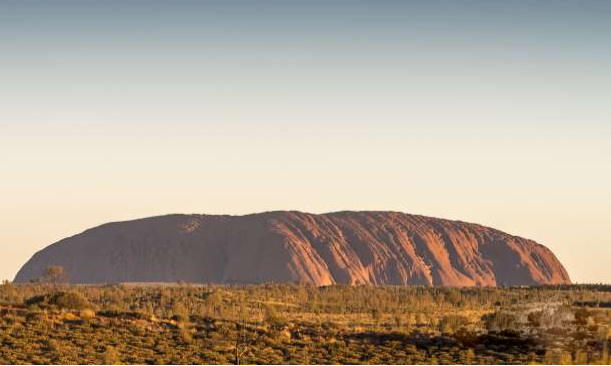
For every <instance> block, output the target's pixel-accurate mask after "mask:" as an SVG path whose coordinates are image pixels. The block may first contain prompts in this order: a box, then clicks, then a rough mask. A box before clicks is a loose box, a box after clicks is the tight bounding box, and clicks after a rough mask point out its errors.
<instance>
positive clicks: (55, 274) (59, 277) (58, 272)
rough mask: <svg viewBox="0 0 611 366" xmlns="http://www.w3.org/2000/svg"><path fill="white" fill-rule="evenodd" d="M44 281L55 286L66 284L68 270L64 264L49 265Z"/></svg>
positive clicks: (44, 274) (43, 277)
mask: <svg viewBox="0 0 611 366" xmlns="http://www.w3.org/2000/svg"><path fill="white" fill-rule="evenodd" d="M42 282H43V283H46V284H49V285H53V286H58V285H63V284H66V283H68V272H67V271H66V269H65V268H64V267H62V266H49V267H47V268H45V271H44V273H43V276H42Z"/></svg>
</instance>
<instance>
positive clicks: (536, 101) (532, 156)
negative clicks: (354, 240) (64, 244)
mask: <svg viewBox="0 0 611 366" xmlns="http://www.w3.org/2000/svg"><path fill="white" fill-rule="evenodd" d="M610 18H611V3H610V2H607V1H554V2H552V1H549V2H545V1H540V2H489V1H484V0H482V1H466V0H464V1H438V0H433V1H426V2H415V1H414V2H411V1H308V2H303V3H297V2H284V1H261V2H251V1H231V0H229V1H204V2H201V1H184V0H179V1H172V2H165V1H130V2H123V1H101V0H100V1H54V2H46V1H42V0H39V1H34V0H32V1H30V0H27V1H3V2H0V171H1V172H2V175H1V179H0V202H1V204H0V222H1V223H2V225H1V226H0V249H2V252H3V254H2V256H0V279H4V278H6V279H12V278H13V277H14V275H15V273H16V272H17V270H18V269H19V268H20V266H21V265H22V264H23V263H25V261H26V260H27V259H29V258H30V257H31V256H32V255H33V254H34V253H35V252H36V251H38V250H40V249H42V248H44V247H45V246H47V245H49V244H51V243H53V242H55V241H58V240H60V239H62V238H64V237H67V236H71V235H75V234H77V233H79V232H82V231H84V230H86V229H88V228H90V227H93V226H97V225H100V224H103V223H105V222H109V221H122V220H129V219H136V218H142V217H147V216H154V215H164V214H170V213H202V214H248V213H255V212H261V211H272V210H299V211H306V212H312V213H324V212H331V211H343V210H393V211H401V212H406V213H411V214H421V215H428V216H435V217H442V218H448V219H455V220H461V221H467V222H476V223H479V224H482V225H486V226H490V227H494V228H497V229H500V230H503V231H506V232H508V233H510V234H513V235H518V236H522V237H526V238H529V239H533V240H535V241H537V242H540V243H542V244H544V245H546V246H547V247H549V248H550V249H551V250H552V251H553V252H554V253H555V254H556V255H557V256H558V258H559V259H560V261H561V262H562V263H563V264H564V265H565V267H566V268H567V270H568V272H569V275H570V276H571V279H572V280H573V281H575V282H581V283H583V282H589V283H592V282H605V283H611V270H610V269H609V265H608V258H610V257H611V235H610V234H609V228H611V168H610V167H609V162H610V161H611V103H610V101H611V37H609V35H610V34H611V21H610V20H611V19H610Z"/></svg>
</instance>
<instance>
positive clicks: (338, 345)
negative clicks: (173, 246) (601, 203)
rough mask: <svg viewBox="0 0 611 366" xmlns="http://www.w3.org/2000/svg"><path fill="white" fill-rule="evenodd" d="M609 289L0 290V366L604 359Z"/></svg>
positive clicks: (51, 284)
mask: <svg viewBox="0 0 611 366" xmlns="http://www.w3.org/2000/svg"><path fill="white" fill-rule="evenodd" d="M610 305H611V287H608V286H561V287H532V288H496V289H495V288H462V289H458V288H436V287H372V286H330V287H313V286H305V285H274V284H269V285H258V286H211V285H205V286H200V285H197V286H196V285H189V284H175V285H146V286H143V285H126V284H123V285H105V286H69V285H65V284H62V281H60V280H58V279H57V278H55V280H53V279H51V280H49V281H46V282H45V283H38V284H28V285H13V284H11V283H8V282H5V283H4V284H2V285H0V363H20V364H21V363H34V364H40V363H52V364H72V363H85V364H88V363H94V364H95V363H97V364H100V363H106V364H116V363H138V364H148V363H150V364H154V363H170V364H180V363H187V364H192V363H204V364H206V363H241V364H252V363H283V364H286V363H288V364H302V363H305V364H337V363H349V364H386V363H388V364H430V363H440V364H451V363H464V364H479V363H501V364H549V363H552V364H571V363H577V364H608V363H609V361H610V359H609V338H610V335H611V334H610V331H609V329H610V322H611V308H609V306H610Z"/></svg>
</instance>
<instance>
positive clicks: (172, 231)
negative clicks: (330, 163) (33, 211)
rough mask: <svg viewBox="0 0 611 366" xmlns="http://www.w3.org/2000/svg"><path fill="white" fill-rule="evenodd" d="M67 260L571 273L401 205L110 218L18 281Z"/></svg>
mask: <svg viewBox="0 0 611 366" xmlns="http://www.w3.org/2000/svg"><path fill="white" fill-rule="evenodd" d="M51 265H59V266H64V267H65V268H66V270H67V271H68V273H69V276H70V280H71V282H72V283H109V282H175V281H186V282H193V283H238V284H252V283H261V282H269V281H274V282H301V283H310V284H315V285H329V284H334V283H347V284H373V285H444V286H495V285H536V284H561V283H570V279H569V276H568V274H567V272H566V270H565V269H564V267H563V266H562V264H561V263H560V262H559V261H558V259H557V258H556V257H555V256H554V254H553V253H552V252H551V251H550V250H549V249H547V248H546V247H544V246H543V245H540V244H537V243H535V242H534V241H531V240H527V239H523V238H519V237H516V236H512V235H509V234H506V233H503V232H501V231H498V230H494V229H490V228H487V227H483V226H480V225H476V224H469V223H464V222H460V221H449V220H442V219H437V218H430V217H423V216H416V215H408V214H404V213H398V212H336V213H328V214H322V215H314V214H308V213H301V212H293V211H289V212H286V211H279V212H266V213H260V214H253V215H245V216H212V215H168V216H160V217H152V218H146V219H141V220H134V221H126V222H117V223H109V224H105V225H102V226H99V227H96V228H93V229H90V230H87V231H85V232H83V233H81V234H78V235H75V236H73V237H70V238H66V239H63V240H61V241H59V242H57V243H55V244H52V245H50V246H48V247H47V248H45V249H43V250H41V251H40V252H38V253H36V254H35V255H34V256H33V257H32V258H31V259H30V260H29V261H28V262H27V263H26V264H25V265H24V266H23V267H22V268H21V270H20V271H19V273H18V274H17V277H16V278H15V282H28V281H30V280H34V279H37V278H39V277H40V276H41V275H42V272H43V270H44V268H46V267H47V266H51Z"/></svg>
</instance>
